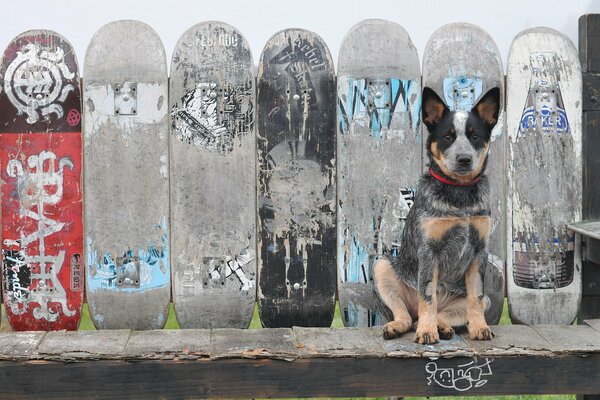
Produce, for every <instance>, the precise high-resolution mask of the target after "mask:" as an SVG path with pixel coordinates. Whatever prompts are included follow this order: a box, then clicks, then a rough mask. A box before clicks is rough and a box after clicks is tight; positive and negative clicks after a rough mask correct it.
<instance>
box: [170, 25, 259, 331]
mask: <svg viewBox="0 0 600 400" xmlns="http://www.w3.org/2000/svg"><path fill="white" fill-rule="evenodd" d="M169 90H170V109H171V127H172V132H171V135H172V136H171V170H170V180H171V224H172V227H173V231H172V246H171V248H172V251H173V255H174V257H173V266H172V267H173V271H172V275H173V283H172V284H173V302H174V306H175V313H176V316H177V320H178V321H179V325H180V326H181V327H182V328H247V327H248V326H249V325H250V321H251V320H252V313H253V310H254V300H255V297H256V285H255V276H256V239H255V237H256V236H255V229H256V223H255V212H256V211H255V203H256V200H255V199H256V197H255V196H256V172H255V171H256V169H255V146H256V143H255V141H256V140H255V133H254V122H255V121H254V112H255V94H254V64H253V61H252V53H251V51H250V48H249V46H248V43H247V42H246V40H245V39H244V37H243V36H242V35H241V34H240V33H239V32H238V31H237V30H236V29H235V28H233V27H232V26H230V25H227V24H224V23H222V22H204V23H200V24H197V25H195V26H193V27H192V28H190V29H189V30H188V31H187V32H185V33H184V34H183V36H182V37H181V39H180V40H179V42H178V43H177V45H176V47H175V51H174V53H173V58H172V62H171V80H170V85H169Z"/></svg>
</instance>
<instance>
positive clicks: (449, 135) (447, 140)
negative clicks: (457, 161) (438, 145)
mask: <svg viewBox="0 0 600 400" xmlns="http://www.w3.org/2000/svg"><path fill="white" fill-rule="evenodd" d="M453 139H454V136H452V135H451V134H449V133H448V134H447V135H446V136H444V140H445V141H446V142H448V143H450V142H451V141H452V140H453Z"/></svg>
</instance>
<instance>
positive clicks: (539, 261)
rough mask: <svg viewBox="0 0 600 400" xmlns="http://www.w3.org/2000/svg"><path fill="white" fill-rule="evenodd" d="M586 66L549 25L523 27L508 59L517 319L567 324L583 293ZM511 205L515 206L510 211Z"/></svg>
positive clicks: (512, 282) (511, 287)
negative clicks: (578, 236) (579, 246)
mask: <svg viewBox="0 0 600 400" xmlns="http://www.w3.org/2000/svg"><path fill="white" fill-rule="evenodd" d="M581 86H582V83H581V67H580V63H579V58H578V56H577V51H576V50H575V47H574V46H573V43H571V41H570V40H569V39H568V38H567V37H565V36H564V35H562V34H560V33H558V32H556V31H554V30H552V29H548V28H535V29H529V30H526V31H524V32H521V33H520V34H519V35H517V37H516V38H515V39H514V40H513V43H512V45H511V48H510V52H509V57H508V75H507V87H508V89H507V90H508V96H509V99H510V101H509V102H508V106H507V127H508V134H509V138H510V143H509V154H510V159H509V166H510V168H509V190H508V193H509V194H510V195H509V197H508V199H509V214H508V223H509V224H510V226H509V229H508V233H509V234H508V238H507V245H508V248H509V250H510V251H509V252H508V263H507V277H508V285H507V287H508V301H509V311H510V315H511V318H512V320H513V322H520V323H527V324H532V323H537V324H570V323H572V322H573V320H574V319H575V317H576V315H577V310H578V307H579V301H580V299H581V266H580V265H579V262H578V260H577V259H576V257H575V254H574V248H575V243H574V232H573V231H571V230H569V229H568V228H567V224H568V223H571V222H573V221H578V220H580V219H581V182H582V179H581ZM511 210H512V212H511Z"/></svg>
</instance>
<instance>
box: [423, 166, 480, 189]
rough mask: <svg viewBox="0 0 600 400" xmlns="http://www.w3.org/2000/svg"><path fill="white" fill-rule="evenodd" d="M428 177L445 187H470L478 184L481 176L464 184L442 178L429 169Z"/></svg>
mask: <svg viewBox="0 0 600 400" xmlns="http://www.w3.org/2000/svg"><path fill="white" fill-rule="evenodd" d="M429 175H431V176H432V177H434V178H435V179H436V180H438V181H439V182H442V183H445V184H446V185H452V186H472V185H474V184H476V183H477V182H479V180H480V179H481V176H478V177H477V178H475V179H473V180H472V181H470V182H465V183H461V182H456V181H451V180H450V179H447V178H444V177H443V176H441V175H439V174H436V173H435V172H433V170H432V169H431V168H429Z"/></svg>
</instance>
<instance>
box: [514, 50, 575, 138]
mask: <svg viewBox="0 0 600 400" xmlns="http://www.w3.org/2000/svg"><path fill="white" fill-rule="evenodd" d="M529 62H530V68H531V80H530V83H529V91H528V93H527V99H526V100H525V107H523V114H522V115H521V122H520V126H519V127H520V129H519V136H523V135H525V134H527V133H528V132H532V131H538V132H540V133H543V134H569V133H571V127H570V126H569V119H568V118H567V113H566V111H565V105H564V102H563V98H562V93H561V90H560V84H559V76H560V68H559V65H557V57H556V54H555V53H531V54H530V57H529Z"/></svg>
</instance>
